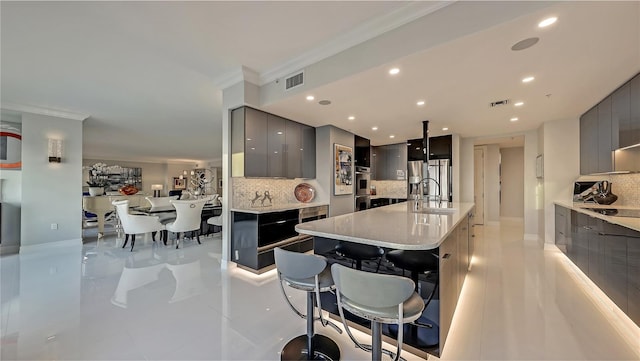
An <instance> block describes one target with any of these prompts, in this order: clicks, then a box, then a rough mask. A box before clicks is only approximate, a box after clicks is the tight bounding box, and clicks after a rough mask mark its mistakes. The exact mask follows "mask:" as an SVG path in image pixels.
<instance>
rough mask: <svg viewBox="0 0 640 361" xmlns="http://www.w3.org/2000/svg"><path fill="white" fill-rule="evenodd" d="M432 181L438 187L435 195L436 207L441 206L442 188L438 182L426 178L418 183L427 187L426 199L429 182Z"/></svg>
mask: <svg viewBox="0 0 640 361" xmlns="http://www.w3.org/2000/svg"><path fill="white" fill-rule="evenodd" d="M430 180H431V181H433V182H434V183H435V184H436V185H437V186H438V194H436V195H435V197H436V201H438V206H440V205H442V187H440V182H438V181H437V180H435V179H433V178H431V177H426V178H422V180H421V181H420V182H425V181H426V182H425V184H426V186H427V199H428V197H429V196H430V194H429V192H428V190H429V181H430Z"/></svg>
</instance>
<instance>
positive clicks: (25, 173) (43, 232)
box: [20, 114, 82, 247]
mask: <svg viewBox="0 0 640 361" xmlns="http://www.w3.org/2000/svg"><path fill="white" fill-rule="evenodd" d="M50 137H51V138H58V139H62V140H63V143H64V145H63V148H64V151H63V154H62V163H49V162H48V158H47V147H48V141H47V139H48V138H50ZM81 189H82V122H81V121H78V120H70V119H63V118H57V117H50V116H43V115H35V114H24V115H23V116H22V212H21V230H20V234H21V247H25V246H32V245H40V244H46V243H52V242H57V241H72V242H76V241H77V243H78V244H81V242H82V241H81V239H82V229H81V224H82V192H81V191H80V190H81ZM52 223H56V224H58V229H57V230H51V224H52Z"/></svg>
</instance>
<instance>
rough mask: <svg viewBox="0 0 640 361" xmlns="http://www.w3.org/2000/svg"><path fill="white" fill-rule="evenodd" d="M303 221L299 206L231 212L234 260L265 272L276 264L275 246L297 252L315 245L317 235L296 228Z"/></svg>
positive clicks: (232, 254) (256, 270)
mask: <svg viewBox="0 0 640 361" xmlns="http://www.w3.org/2000/svg"><path fill="white" fill-rule="evenodd" d="M299 221H300V211H299V210H297V209H294V210H286V211H281V212H271V213H263V214H254V213H248V212H231V260H232V261H233V262H236V263H237V264H238V265H239V266H240V267H242V268H245V269H248V270H250V271H253V272H257V273H261V272H263V271H266V270H269V269H271V268H273V265H274V263H275V260H274V255H273V250H274V248H275V247H282V248H284V249H287V250H290V251H296V252H306V251H309V250H311V249H313V238H311V237H308V236H300V235H299V234H298V233H297V232H296V231H295V226H296V225H297V224H298V223H299Z"/></svg>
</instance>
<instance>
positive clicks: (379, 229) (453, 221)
mask: <svg viewBox="0 0 640 361" xmlns="http://www.w3.org/2000/svg"><path fill="white" fill-rule="evenodd" d="M431 205H434V204H431ZM426 206H427V204H426V203H425V207H419V209H418V210H417V211H416V210H415V208H416V207H415V203H414V202H406V203H399V204H393V205H389V206H385V207H380V208H373V209H369V210H366V211H361V212H355V213H349V214H344V215H340V216H336V217H330V218H326V219H321V220H317V221H313V222H308V223H303V224H298V225H297V226H296V228H295V229H296V231H297V232H298V233H302V234H307V235H311V236H314V252H315V253H316V254H320V255H323V256H325V257H327V258H328V260H329V262H330V263H335V262H340V263H344V264H345V265H347V266H349V265H350V262H349V261H348V260H344V258H341V257H340V256H338V255H336V253H335V246H336V245H338V244H339V243H340V242H350V243H353V244H355V245H358V244H361V245H366V246H378V247H382V248H383V249H384V250H385V253H387V252H389V251H392V250H405V251H428V250H431V251H432V252H433V253H434V254H436V255H437V256H438V258H439V270H438V274H437V277H438V278H439V286H438V290H437V293H436V294H435V297H434V299H433V300H432V301H431V302H430V303H429V306H428V307H427V308H426V309H425V311H424V312H423V316H424V318H425V319H427V320H428V321H429V322H427V323H428V324H429V325H430V326H431V327H417V326H407V327H409V330H408V331H405V332H406V333H405V344H406V346H409V350H410V351H411V352H413V353H416V354H419V355H423V356H425V357H426V355H427V353H431V354H434V355H436V356H439V355H440V353H441V352H442V349H443V347H444V345H445V341H446V338H447V334H448V332H449V327H450V325H451V320H452V318H453V313H454V311H455V308H456V305H457V302H458V297H459V295H460V291H461V289H462V284H463V282H464V279H465V276H466V273H467V271H468V269H469V266H470V261H471V254H472V250H473V245H472V243H471V239H472V238H471V236H472V235H471V232H470V231H469V230H470V226H471V224H470V215H471V214H472V209H473V207H474V204H473V203H452V204H451V203H450V204H448V206H447V207H426ZM380 261H381V262H382V264H381V266H379V267H378V266H376V265H375V264H377V263H378V262H379V261H375V260H374V261H370V265H367V264H366V263H363V266H362V269H363V270H370V271H373V272H375V271H378V272H380V273H386V274H398V275H403V274H404V270H402V269H400V268H398V267H395V266H394V265H393V264H391V263H390V262H388V261H386V260H385V259H384V258H383V259H382V260H380ZM429 277H434V275H430V276H429ZM429 277H428V276H427V275H421V276H420V281H419V283H420V284H421V286H422V287H421V291H422V292H421V296H423V298H424V296H425V295H426V294H428V293H430V290H429V287H433V284H434V283H435V282H434V280H433V279H430V278H429ZM325 298H326V299H325ZM331 298H332V299H331ZM334 303H335V296H333V295H331V294H329V293H327V295H324V296H323V304H322V306H323V308H324V309H326V310H327V311H329V312H330V313H332V314H333V315H337V309H336V306H335V304H334ZM347 318H348V319H349V321H350V322H352V324H353V325H354V326H356V327H357V328H360V329H366V328H368V327H369V326H368V323H367V322H366V321H364V320H362V319H358V318H357V317H356V316H353V315H351V316H348V317H347ZM383 333H384V335H385V336H388V338H386V339H385V340H386V341H388V342H393V339H395V332H394V330H393V329H392V328H390V327H385V328H383ZM412 336H413V337H412Z"/></svg>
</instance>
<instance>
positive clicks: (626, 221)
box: [553, 201, 640, 232]
mask: <svg viewBox="0 0 640 361" xmlns="http://www.w3.org/2000/svg"><path fill="white" fill-rule="evenodd" d="M553 203H554V204H556V205H558V206H561V207H564V208H568V209H571V210H574V211H576V212H580V213H583V214H586V215H588V216H591V217H594V218H598V219H601V220H603V221H606V222H609V223H612V224H616V225H618V226H622V227H626V228H629V229H631V230H634V231H637V232H640V218H627V217H616V216H605V215H604V214H600V213H596V212H593V211H590V210H588V209H585V208H620V209H623V208H624V209H636V208H633V207H616V206H602V205H598V204H587V203H579V205H577V204H575V203H573V202H567V201H554V202H553Z"/></svg>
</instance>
